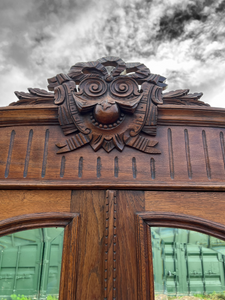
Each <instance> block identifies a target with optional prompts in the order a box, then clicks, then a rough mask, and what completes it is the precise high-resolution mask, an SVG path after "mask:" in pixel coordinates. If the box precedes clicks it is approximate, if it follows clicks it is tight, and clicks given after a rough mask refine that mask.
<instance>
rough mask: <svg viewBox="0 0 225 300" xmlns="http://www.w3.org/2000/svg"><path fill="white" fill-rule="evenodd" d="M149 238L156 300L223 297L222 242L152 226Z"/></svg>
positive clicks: (224, 258)
mask: <svg viewBox="0 0 225 300" xmlns="http://www.w3.org/2000/svg"><path fill="white" fill-rule="evenodd" d="M151 238H152V253H153V272H154V286H155V296H156V299H167V297H168V296H170V297H172V296H184V295H195V296H197V297H198V299H199V298H201V297H203V295H208V294H211V293H213V295H214V296H215V299H219V298H221V299H224V298H225V276H224V274H225V241H222V240H220V239H217V238H215V237H212V236H209V235H206V234H202V233H199V232H196V231H191V230H184V229H176V228H165V227H164V228H160V227H152V228H151ZM217 297H219V298H217ZM196 299H197V298H196ZM211 299H212V298H211ZM213 299H214V298H213Z"/></svg>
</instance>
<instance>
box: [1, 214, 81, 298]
mask: <svg viewBox="0 0 225 300" xmlns="http://www.w3.org/2000/svg"><path fill="white" fill-rule="evenodd" d="M78 225H79V214H76V213H57V212H55V213H54V212H53V213H37V214H28V215H22V216H18V217H13V218H10V219H6V220H3V221H0V236H3V235H6V234H10V233H14V232H17V231H21V230H28V229H36V228H41V227H58V226H61V227H64V228H65V230H64V243H63V255H62V267H61V280H60V291H59V299H60V300H64V299H68V300H72V299H73V300H74V299H76V282H77V280H76V277H77V275H76V273H77V270H76V265H77V250H78Z"/></svg>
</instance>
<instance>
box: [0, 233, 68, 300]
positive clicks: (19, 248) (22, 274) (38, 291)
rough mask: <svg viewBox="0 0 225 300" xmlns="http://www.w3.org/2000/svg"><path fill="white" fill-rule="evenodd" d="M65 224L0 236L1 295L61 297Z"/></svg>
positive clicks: (25, 299) (17, 298) (22, 298)
mask: <svg viewBox="0 0 225 300" xmlns="http://www.w3.org/2000/svg"><path fill="white" fill-rule="evenodd" d="M63 235H64V228H40V229H33V230H26V231H20V232H17V233H13V234H9V235H6V236H3V237H0V299H1V300H3V299H7V300H9V299H10V300H28V299H29V300H31V299H32V300H33V299H48V300H55V299H58V294H59V282H60V271H61V261H62V248H63Z"/></svg>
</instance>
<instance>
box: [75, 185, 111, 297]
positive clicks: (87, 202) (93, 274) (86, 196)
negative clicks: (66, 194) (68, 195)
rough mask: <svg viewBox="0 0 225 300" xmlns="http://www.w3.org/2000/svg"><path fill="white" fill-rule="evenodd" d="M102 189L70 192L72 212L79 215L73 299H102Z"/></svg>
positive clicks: (103, 220) (103, 196)
mask: <svg viewBox="0 0 225 300" xmlns="http://www.w3.org/2000/svg"><path fill="white" fill-rule="evenodd" d="M104 205H105V191H97V190H93V191H84V190H83V191H82V190H80V191H73V193H72V200H71V212H79V214H80V226H79V228H80V230H79V254H78V277H77V294H76V299H79V300H86V299H93V300H94V299H96V300H99V299H103V294H104V293H103V292H104V289H103V278H104V277H103V276H104V274H103V269H104V266H103V261H104V260H103V259H104V250H105V248H104V233H105V218H104V217H105V213H104Z"/></svg>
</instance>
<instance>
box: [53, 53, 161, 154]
mask: <svg viewBox="0 0 225 300" xmlns="http://www.w3.org/2000/svg"><path fill="white" fill-rule="evenodd" d="M129 73H130V74H129ZM164 81H165V78H164V77H162V76H160V75H154V74H151V73H150V71H149V69H148V68H147V67H146V66H145V65H143V64H140V63H125V62H124V61H123V60H121V59H120V58H118V57H104V58H101V59H99V60H97V61H94V62H87V63H77V64H75V65H74V66H73V67H72V68H71V69H70V71H69V73H68V75H65V74H59V75H57V76H55V77H53V78H50V79H48V82H49V86H48V88H49V90H50V91H53V90H54V99H55V100H54V103H55V104H56V105H58V119H59V123H60V125H61V128H62V130H63V132H64V134H65V135H68V138H67V139H66V140H65V142H64V143H58V144H57V145H56V146H57V147H58V148H60V149H59V151H58V153H64V152H67V151H72V150H75V149H77V148H79V147H82V146H83V145H85V144H88V143H89V144H90V145H91V147H92V148H93V149H94V151H97V150H98V149H100V148H101V147H102V148H103V149H105V151H107V152H110V151H111V150H112V149H114V148H117V149H118V150H119V151H122V150H123V148H124V146H125V145H127V146H130V147H133V148H136V149H138V150H141V151H143V152H146V153H152V154H153V153H160V151H159V150H158V149H157V148H154V147H155V146H156V144H157V141H155V140H152V139H149V138H148V137H146V134H147V135H152V136H155V135H156V126H157V105H158V104H162V103H163V101H162V89H163V88H164V87H166V84H165V83H164Z"/></svg>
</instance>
